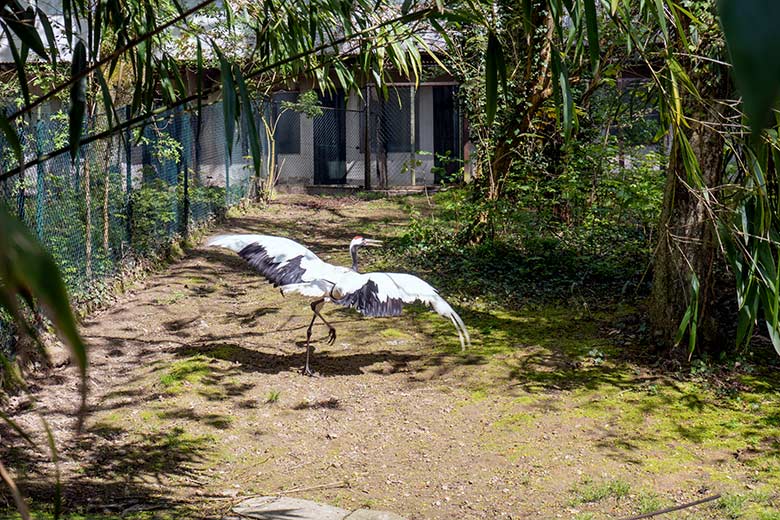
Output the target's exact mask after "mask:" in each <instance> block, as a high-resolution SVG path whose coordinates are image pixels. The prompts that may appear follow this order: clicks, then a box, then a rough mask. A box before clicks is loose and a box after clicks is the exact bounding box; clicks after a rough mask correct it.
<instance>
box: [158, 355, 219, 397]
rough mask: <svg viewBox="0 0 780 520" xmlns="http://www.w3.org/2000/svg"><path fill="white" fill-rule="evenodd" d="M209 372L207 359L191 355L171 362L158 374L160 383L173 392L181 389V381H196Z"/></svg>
mask: <svg viewBox="0 0 780 520" xmlns="http://www.w3.org/2000/svg"><path fill="white" fill-rule="evenodd" d="M209 372H211V368H210V366H209V359H208V358H207V357H206V356H202V355H198V356H193V357H190V358H187V359H183V360H181V361H175V362H174V363H172V364H171V366H170V367H169V368H168V370H167V371H166V372H165V373H164V374H162V375H161V376H160V383H161V384H162V386H163V388H165V389H166V390H167V391H169V392H172V393H175V392H178V391H180V390H181V387H182V383H184V382H188V383H197V382H198V381H200V380H201V379H202V378H203V376H205V375H207V374H208V373H209Z"/></svg>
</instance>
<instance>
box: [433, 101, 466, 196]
mask: <svg viewBox="0 0 780 520" xmlns="http://www.w3.org/2000/svg"><path fill="white" fill-rule="evenodd" d="M457 92H458V87H457V85H445V86H436V87H433V113H434V117H433V157H434V159H433V164H434V166H435V167H436V169H435V170H434V171H435V177H434V182H435V183H436V184H439V183H440V182H441V181H442V179H444V180H451V179H452V178H453V177H454V175H455V174H456V173H457V172H458V169H459V168H460V164H459V161H457V160H456V159H460V153H461V152H460V128H459V125H458V120H459V117H458V100H457Z"/></svg>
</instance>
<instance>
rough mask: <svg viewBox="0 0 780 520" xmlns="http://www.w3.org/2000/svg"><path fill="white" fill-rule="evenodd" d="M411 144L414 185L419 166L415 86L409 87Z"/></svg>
mask: <svg viewBox="0 0 780 520" xmlns="http://www.w3.org/2000/svg"><path fill="white" fill-rule="evenodd" d="M409 96H410V100H409V146H410V148H409V149H410V152H409V168H410V170H411V173H412V186H416V185H417V168H416V165H415V163H414V162H415V160H416V159H417V154H416V151H415V149H414V143H415V141H416V139H415V132H416V131H417V129H416V128H415V127H414V120H415V116H414V96H415V88H414V87H409Z"/></svg>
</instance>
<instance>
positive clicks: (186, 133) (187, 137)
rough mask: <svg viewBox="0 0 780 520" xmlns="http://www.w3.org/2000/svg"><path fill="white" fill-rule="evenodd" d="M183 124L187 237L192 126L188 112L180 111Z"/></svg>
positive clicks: (187, 230) (184, 233)
mask: <svg viewBox="0 0 780 520" xmlns="http://www.w3.org/2000/svg"><path fill="white" fill-rule="evenodd" d="M179 116H180V117H181V125H182V135H181V141H182V143H181V144H182V154H181V167H182V168H183V169H184V172H183V173H184V175H183V176H182V182H183V183H184V187H183V188H184V208H182V213H183V215H182V217H181V219H182V220H181V222H182V229H181V232H182V236H183V237H184V238H185V239H187V238H189V233H190V152H191V149H192V127H191V126H190V117H189V114H188V113H185V112H180V113H179Z"/></svg>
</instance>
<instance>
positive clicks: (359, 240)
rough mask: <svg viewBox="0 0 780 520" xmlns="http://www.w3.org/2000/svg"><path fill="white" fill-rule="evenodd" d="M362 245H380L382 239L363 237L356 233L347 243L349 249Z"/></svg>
mask: <svg viewBox="0 0 780 520" xmlns="http://www.w3.org/2000/svg"><path fill="white" fill-rule="evenodd" d="M363 246H371V247H381V246H382V241H381V240H373V239H371V238H363V237H361V236H360V235H358V236H356V237H355V238H353V239H352V242H350V243H349V248H350V249H356V248H358V247H363Z"/></svg>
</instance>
